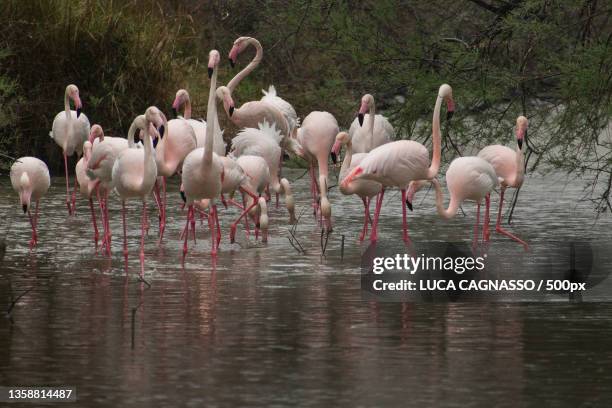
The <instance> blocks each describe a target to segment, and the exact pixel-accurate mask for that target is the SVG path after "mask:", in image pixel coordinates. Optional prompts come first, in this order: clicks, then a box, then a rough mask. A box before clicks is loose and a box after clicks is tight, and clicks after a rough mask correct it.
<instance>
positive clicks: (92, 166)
mask: <svg viewBox="0 0 612 408" xmlns="http://www.w3.org/2000/svg"><path fill="white" fill-rule="evenodd" d="M143 119H144V118H143ZM130 131H131V132H132V137H131V140H132V142H130V141H129V140H126V139H124V138H121V137H111V136H105V135H104V130H103V129H102V126H100V125H97V124H96V125H93V126H92V127H91V132H90V133H89V142H90V143H91V145H92V148H91V158H90V159H89V160H88V161H87V169H88V170H87V173H88V177H89V178H90V179H92V180H95V181H97V184H96V195H97V197H98V203H99V205H100V211H101V212H102V225H103V228H104V236H103V238H102V247H104V248H106V254H107V255H110V253H111V232H110V222H109V219H108V192H109V191H111V190H112V187H113V181H112V179H113V165H114V164H115V160H117V157H119V155H120V154H121V152H122V151H124V150H126V149H127V148H128V147H130V146H132V145H133V140H134V139H133V137H134V136H133V130H131V129H130ZM128 134H129V132H128Z"/></svg>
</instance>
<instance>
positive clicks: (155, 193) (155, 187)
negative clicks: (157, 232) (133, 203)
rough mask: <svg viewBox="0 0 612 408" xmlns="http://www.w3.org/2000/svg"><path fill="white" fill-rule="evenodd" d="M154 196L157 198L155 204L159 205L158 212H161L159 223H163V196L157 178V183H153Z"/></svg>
mask: <svg viewBox="0 0 612 408" xmlns="http://www.w3.org/2000/svg"><path fill="white" fill-rule="evenodd" d="M153 198H154V199H155V205H156V206H157V212H158V213H159V223H160V225H161V214H162V208H161V196H160V194H159V184H158V183H157V180H155V184H154V185H153Z"/></svg>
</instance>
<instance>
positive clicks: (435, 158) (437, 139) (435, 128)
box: [427, 95, 444, 179]
mask: <svg viewBox="0 0 612 408" xmlns="http://www.w3.org/2000/svg"><path fill="white" fill-rule="evenodd" d="M443 99H444V98H442V97H441V96H439V95H438V98H437V99H436V105H435V106H434V113H433V119H432V123H431V136H432V137H431V139H432V144H433V155H432V158H431V165H430V166H429V169H428V170H427V178H428V179H433V178H434V177H436V176H437V175H438V170H440V158H441V155H442V135H441V134H440V107H441V106H442V100H443Z"/></svg>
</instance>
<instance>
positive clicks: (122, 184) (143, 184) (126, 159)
mask: <svg viewBox="0 0 612 408" xmlns="http://www.w3.org/2000/svg"><path fill="white" fill-rule="evenodd" d="M144 121H145V123H142V124H141V126H140V127H141V128H143V129H144V132H143V133H144V138H143V144H144V148H143V149H139V148H136V147H133V148H129V149H126V150H124V151H122V152H121V153H120V154H119V157H118V158H117V160H115V163H114V165H113V171H112V183H113V186H114V187H115V191H117V193H118V194H119V197H120V198H121V215H122V220H123V256H124V258H125V264H126V269H127V260H128V250H127V229H126V228H127V227H126V221H125V202H126V200H128V199H130V198H137V199H140V200H141V201H142V220H141V224H140V227H141V228H140V277H141V278H143V277H144V234H145V225H146V223H147V196H148V195H149V194H150V193H151V190H152V189H153V185H154V184H155V180H156V178H157V165H156V163H155V154H154V152H153V141H152V140H151V134H150V131H149V129H150V126H149V125H150V124H151V123H152V124H153V125H154V126H155V127H156V128H159V129H160V133H159V137H161V134H163V132H164V124H165V123H167V122H166V118H165V117H164V114H163V113H161V112H160V111H159V109H157V108H156V107H155V106H151V107H149V108H147V110H146V112H145V116H144ZM153 136H154V137H155V138H157V137H158V134H157V130H155V133H154V134H153Z"/></svg>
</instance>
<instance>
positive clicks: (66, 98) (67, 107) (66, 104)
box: [64, 88, 72, 122]
mask: <svg viewBox="0 0 612 408" xmlns="http://www.w3.org/2000/svg"><path fill="white" fill-rule="evenodd" d="M64 112H65V113H66V120H67V121H69V122H70V121H72V115H71V114H70V96H69V95H68V88H66V92H64Z"/></svg>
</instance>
